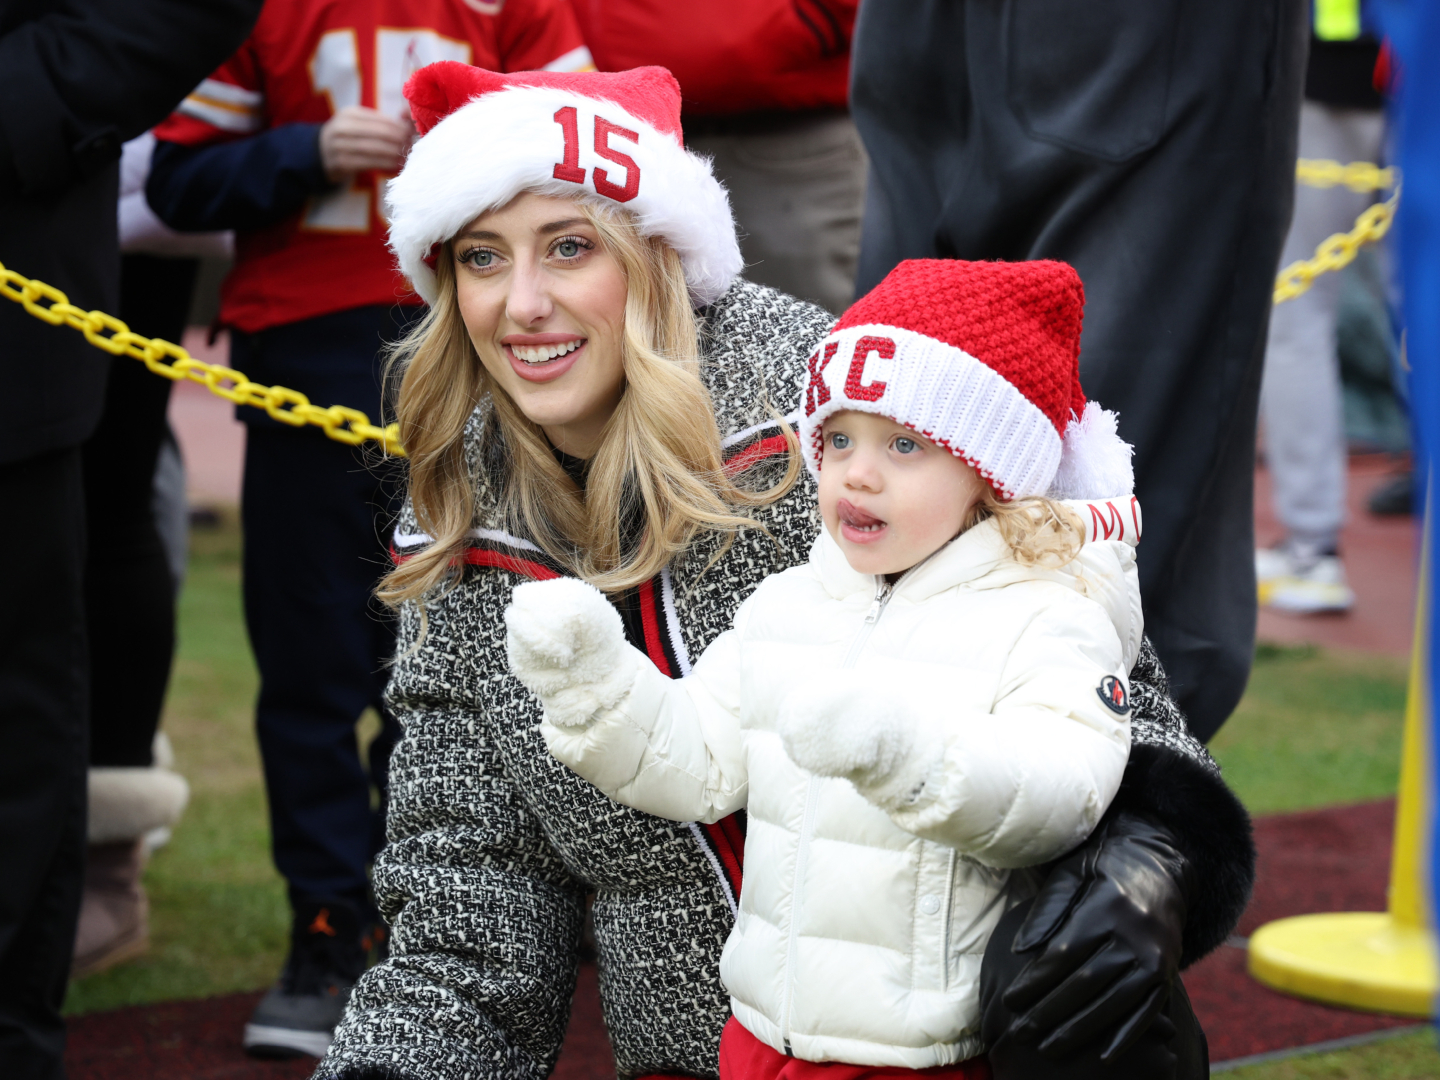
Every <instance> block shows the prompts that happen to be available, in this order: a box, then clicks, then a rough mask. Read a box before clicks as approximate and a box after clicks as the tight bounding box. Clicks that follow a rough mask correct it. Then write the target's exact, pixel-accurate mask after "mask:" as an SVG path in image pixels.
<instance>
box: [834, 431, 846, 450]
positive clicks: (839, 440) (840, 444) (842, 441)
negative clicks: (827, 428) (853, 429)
mask: <svg viewBox="0 0 1440 1080" xmlns="http://www.w3.org/2000/svg"><path fill="white" fill-rule="evenodd" d="M830 445H831V447H833V448H834V449H836V450H848V449H850V436H849V435H846V434H845V433H844V432H843V431H836V432H833V433H832V434H831V435H830Z"/></svg>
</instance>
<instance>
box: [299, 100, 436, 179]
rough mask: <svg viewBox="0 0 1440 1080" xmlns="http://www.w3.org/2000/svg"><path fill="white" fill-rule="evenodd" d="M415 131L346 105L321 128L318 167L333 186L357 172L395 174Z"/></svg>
mask: <svg viewBox="0 0 1440 1080" xmlns="http://www.w3.org/2000/svg"><path fill="white" fill-rule="evenodd" d="M414 137H415V128H414V127H413V126H412V125H411V124H410V123H409V122H408V121H405V120H397V119H395V118H394V117H393V116H386V115H385V114H384V113H382V112H378V111H376V110H375V109H367V108H365V106H363V105H347V106H346V107H345V108H343V109H341V110H340V111H339V112H337V113H336V114H335V115H334V116H332V117H331V118H330V119H329V120H326V121H325V123H324V124H322V125H321V126H320V163H321V164H322V165H323V166H324V168H325V178H326V179H327V180H329V181H330V182H331V183H333V184H338V183H340V182H341V181H342V180H348V179H349V178H350V177H352V176H354V175H355V174H356V173H358V172H364V171H366V170H367V169H377V170H379V171H380V172H383V173H396V172H399V171H400V166H401V165H403V164H404V162H405V155H406V154H407V153H408V152H409V150H410V142H411V140H412V139H413V138H414Z"/></svg>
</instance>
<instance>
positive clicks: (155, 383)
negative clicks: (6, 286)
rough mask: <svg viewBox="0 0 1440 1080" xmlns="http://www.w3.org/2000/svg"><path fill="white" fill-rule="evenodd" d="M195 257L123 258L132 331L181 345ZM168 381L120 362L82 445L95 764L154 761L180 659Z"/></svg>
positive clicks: (124, 304)
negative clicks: (165, 507) (164, 514)
mask: <svg viewBox="0 0 1440 1080" xmlns="http://www.w3.org/2000/svg"><path fill="white" fill-rule="evenodd" d="M198 266H199V263H198V262H197V261H196V260H194V259H161V258H157V257H155V256H150V255H126V256H125V257H124V259H123V260H122V262H121V271H120V317H121V318H122V319H124V320H125V322H126V323H127V324H128V325H129V326H130V328H131V329H132V330H134V331H135V332H136V333H140V334H144V335H146V336H147V337H162V338H165V339H166V340H167V341H175V342H178V341H179V340H180V335H181V334H182V333H183V332H184V330H185V316H186V314H187V313H188V311H189V308H190V294H191V292H192V290H193V289H194V286H195V273H196V270H197V268H198ZM172 385H173V384H172V383H171V382H170V380H169V379H165V378H162V377H161V376H159V375H155V374H153V373H152V372H151V371H150V370H149V369H147V368H146V367H145V365H144V364H141V363H139V362H137V361H135V360H131V359H128V358H123V357H122V358H120V359H117V360H116V361H115V362H114V363H113V364H112V365H111V368H110V381H109V383H108V384H107V385H106V387H105V411H104V413H103V414H102V415H101V417H100V426H99V427H98V428H96V430H95V434H94V435H92V436H91V437H90V439H89V441H87V442H86V443H85V450H84V464H85V512H86V517H87V519H88V520H89V521H90V522H91V528H92V531H93V539H94V543H92V544H91V545H90V549H89V552H88V554H87V556H86V560H85V617H86V622H87V625H88V628H89V638H90V673H91V676H90V677H91V679H92V680H93V683H94V687H95V692H94V694H92V695H91V700H90V763H91V764H92V765H130V766H141V767H144V766H148V765H150V764H151V746H152V745H153V743H154V739H155V729H156V727H157V726H158V725H159V723H160V709H161V707H162V706H163V705H164V703H165V687H166V685H167V684H168V683H169V681H170V665H171V662H172V660H173V659H174V655H175V581H174V578H173V577H172V576H171V569H170V562H169V558H168V556H167V554H166V551H165V545H164V543H163V542H162V541H161V539H160V532H159V530H158V529H157V528H156V524H155V512H154V504H155V462H156V460H157V458H158V457H159V454H160V445H161V443H163V442H164V440H165V432H166V423H167V421H166V412H167V410H168V408H169V404H170V388H171V386H172Z"/></svg>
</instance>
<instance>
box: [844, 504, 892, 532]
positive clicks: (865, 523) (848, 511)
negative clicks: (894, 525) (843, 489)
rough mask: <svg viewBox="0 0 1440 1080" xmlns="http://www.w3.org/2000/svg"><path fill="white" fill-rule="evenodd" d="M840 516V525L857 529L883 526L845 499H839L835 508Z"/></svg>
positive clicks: (877, 519) (869, 514) (865, 511)
mask: <svg viewBox="0 0 1440 1080" xmlns="http://www.w3.org/2000/svg"><path fill="white" fill-rule="evenodd" d="M835 509H836V510H837V511H839V514H840V523H841V524H842V525H853V526H854V527H855V528H857V529H866V528H869V527H870V526H871V525H884V524H885V522H884V521H882V520H881V519H880V518H878V517H876V516H875V515H874V514H872V513H870V512H869V511H868V510H861V509H860V507H858V506H856V505H855V504H854V503H852V502H850V501H849V500H847V499H841V500H840V502H839V504H838V505H837V506H836V507H835Z"/></svg>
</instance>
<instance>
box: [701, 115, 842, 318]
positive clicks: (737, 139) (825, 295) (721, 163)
mask: <svg viewBox="0 0 1440 1080" xmlns="http://www.w3.org/2000/svg"><path fill="white" fill-rule="evenodd" d="M689 145H690V147H691V149H693V150H695V151H697V152H699V153H702V154H708V155H711V156H713V157H714V160H715V175H716V177H717V178H718V179H719V180H720V182H721V183H722V184H724V185H725V188H726V190H727V191H728V192H729V193H730V205H731V207H732V208H733V209H734V211H735V219H736V221H737V222H738V223H739V225H740V250H741V253H742V254H743V255H744V258H745V276H746V277H747V278H748V279H749V280H751V281H754V282H757V283H759V284H761V285H769V286H771V287H772V288H776V289H779V290H780V291H781V292H786V293H789V294H790V295H792V296H798V297H800V298H801V299H802V300H809V301H811V302H812V303H816V304H819V305H820V306H821V307H824V308H828V309H829V310H830V311H833V312H835V313H836V314H839V313H840V312H841V311H843V310H844V309H845V308H846V307H848V306H849V305H850V301H851V300H852V299H854V296H855V262H856V259H857V258H858V256H859V251H860V218H861V214H862V211H863V210H864V204H865V169H866V165H865V150H864V148H863V147H862V146H861V144H860V137H859V135H858V134H857V133H856V131H855V124H854V122H853V121H852V120H851V119H850V117H849V116H848V115H846V114H844V113H839V112H834V113H831V112H824V113H796V114H794V115H793V116H790V117H783V118H775V119H774V120H773V122H772V123H770V124H769V125H766V126H762V127H757V128H756V130H753V131H744V132H738V131H737V132H734V133H728V134H700V135H696V136H691V137H690V138H689Z"/></svg>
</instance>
